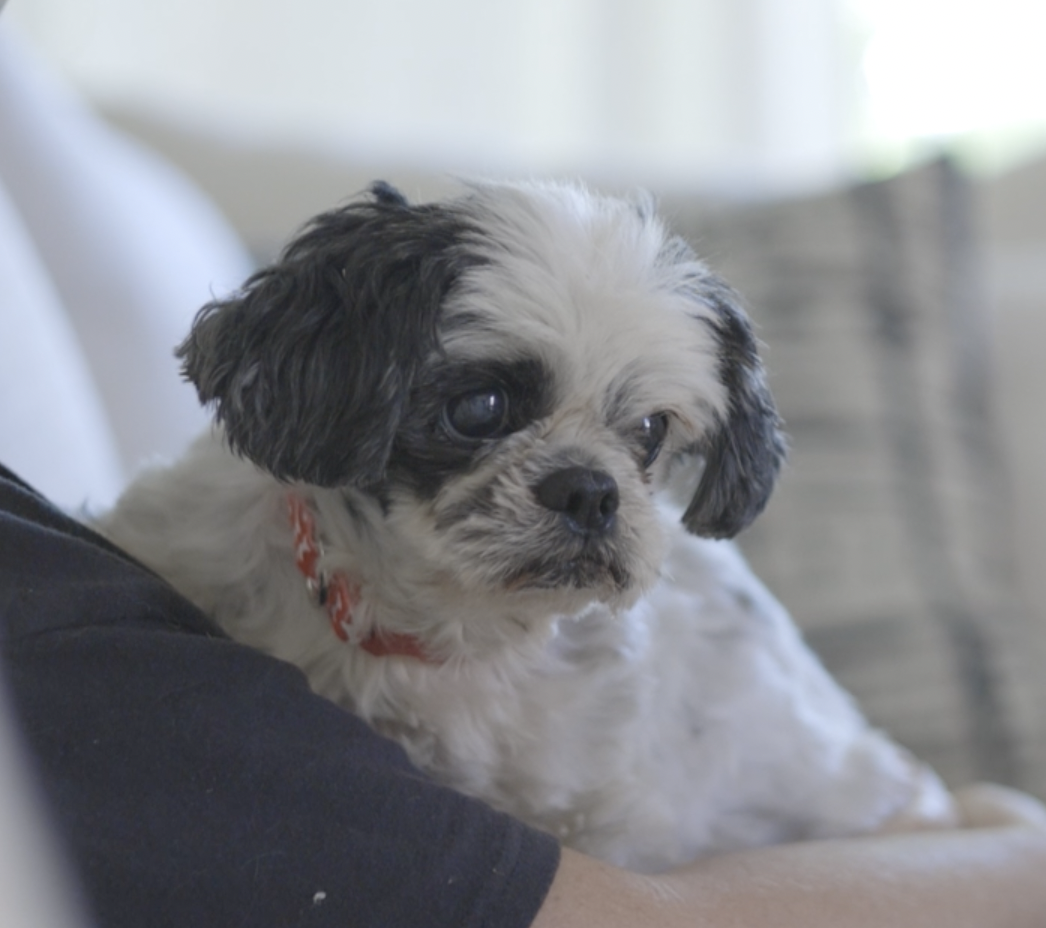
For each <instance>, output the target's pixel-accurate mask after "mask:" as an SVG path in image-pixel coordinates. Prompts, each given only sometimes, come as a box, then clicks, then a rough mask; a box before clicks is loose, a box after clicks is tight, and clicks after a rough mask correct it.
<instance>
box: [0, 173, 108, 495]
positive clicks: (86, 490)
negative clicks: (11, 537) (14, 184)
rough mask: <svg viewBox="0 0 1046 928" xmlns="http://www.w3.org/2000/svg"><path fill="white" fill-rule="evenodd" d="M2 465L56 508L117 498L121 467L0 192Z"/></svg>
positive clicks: (94, 396) (32, 255) (78, 355)
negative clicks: (46, 498) (57, 506)
mask: <svg viewBox="0 0 1046 928" xmlns="http://www.w3.org/2000/svg"><path fill="white" fill-rule="evenodd" d="M0 333H2V335H0V461H2V462H3V463H4V464H5V465H7V466H8V467H9V468H11V469H12V470H14V471H15V472H16V473H18V474H19V475H20V476H21V477H23V478H24V479H25V480H28V481H29V482H30V483H32V484H33V485H34V486H35V487H36V488H37V489H38V490H40V491H41V492H43V493H45V494H47V495H48V496H50V497H51V499H52V500H54V501H55V502H56V503H59V504H60V505H64V506H68V507H73V506H79V505H80V504H82V503H84V502H87V501H90V502H91V503H92V504H104V503H107V502H109V501H111V500H112V499H113V498H115V496H116V494H117V493H118V492H119V490H120V487H121V485H122V483H123V477H124V475H123V469H122V467H121V464H120V459H119V456H118V455H117V452H116V442H115V440H114V438H113V435H112V431H111V429H110V427H109V422H108V421H107V419H106V415H105V410H104V407H103V406H102V402H101V399H100V397H99V395H98V391H97V390H96V389H95V385H94V381H93V380H92V378H91V372H90V370H89V368H88V366H87V362H86V360H85V359H84V356H83V354H82V352H81V351H80V345H79V343H78V341H77V339H76V335H75V333H74V332H73V330H72V327H71V326H70V324H69V320H68V319H67V318H66V315H65V310H64V309H63V307H62V305H61V301H60V300H59V299H58V295H57V294H56V293H55V291H54V288H53V287H52V286H51V281H50V278H49V276H48V274H47V270H46V269H45V267H44V266H43V263H42V262H41V261H40V257H39V255H37V253H36V251H35V250H34V248H33V245H32V242H31V240H30V238H29V235H28V233H27V232H26V230H25V228H24V226H23V225H22V223H21V221H20V219H19V217H18V215H17V213H16V212H15V211H14V208H13V206H12V205H11V202H10V200H9V199H8V197H7V196H6V194H5V192H4V190H3V188H2V187H0Z"/></svg>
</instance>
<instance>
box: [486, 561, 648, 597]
mask: <svg viewBox="0 0 1046 928" xmlns="http://www.w3.org/2000/svg"><path fill="white" fill-rule="evenodd" d="M635 585H636V584H635V579H634V578H633V576H632V573H631V572H630V571H629V570H627V569H626V568H625V566H624V565H623V564H622V563H621V562H620V561H619V559H618V558H615V557H608V556H601V555H599V554H592V553H584V554H580V555H577V556H574V557H566V558H564V557H541V558H535V559H532V560H530V561H527V562H525V563H523V564H521V565H519V567H517V568H516V569H514V570H513V571H512V572H511V573H510V574H509V575H508V576H507V577H506V579H505V584H504V586H505V589H506V590H509V591H511V592H519V591H522V590H548V591H555V590H563V591H573V592H586V591H587V592H589V593H590V594H591V595H592V597H593V598H594V599H607V598H613V599H618V598H620V597H622V596H627V594H628V592H629V591H630V590H631V589H632V588H633V587H634V586H635Z"/></svg>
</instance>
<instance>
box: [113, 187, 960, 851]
mask: <svg viewBox="0 0 1046 928" xmlns="http://www.w3.org/2000/svg"><path fill="white" fill-rule="evenodd" d="M179 354H180V357H181V358H182V360H183V361H184V370H185V373H186V376H187V377H188V378H190V379H191V380H192V381H193V383H194V384H195V385H196V388H197V390H198V392H199V395H200V398H201V400H202V401H204V402H207V403H210V404H213V407H214V411H215V417H216V426H215V429H214V431H213V434H208V435H205V436H204V437H202V438H201V439H200V440H199V441H198V442H197V443H196V444H195V445H194V446H193V447H192V449H191V450H190V451H189V453H188V455H187V456H186V457H185V458H184V459H183V460H181V461H179V462H178V463H176V464H174V465H173V466H170V467H165V468H158V469H153V470H152V471H149V472H146V473H144V474H143V475H142V476H141V477H140V478H139V479H138V480H137V481H136V482H135V483H134V484H133V485H132V486H131V487H130V489H129V490H128V491H127V493H126V494H125V495H124V497H123V498H122V499H121V500H120V501H119V503H118V505H117V506H116V508H115V510H114V511H112V512H111V513H110V514H108V515H107V516H106V517H104V519H103V520H102V528H103V530H104V531H105V532H106V533H107V534H108V535H109V537H110V538H112V539H113V540H114V541H115V542H117V543H118V544H120V545H121V546H123V547H124V548H125V549H128V550H129V551H130V552H132V553H133V554H134V555H136V556H137V557H138V558H139V559H141V560H142V561H144V562H145V563H146V564H147V565H149V566H150V567H152V568H153V569H155V570H156V571H157V572H158V573H160V574H162V575H163V576H164V577H166V578H167V579H168V580H169V581H170V582H171V583H172V584H173V585H174V586H175V587H176V588H178V589H179V590H180V591H181V592H182V593H183V594H185V595H186V596H187V597H188V598H189V599H191V600H193V601H194V602H195V603H196V604H197V605H198V606H200V608H202V609H203V610H204V611H205V612H207V613H209V614H210V615H211V616H213V618H214V619H215V620H216V621H217V622H218V623H220V625H221V626H222V627H223V628H224V629H225V630H226V631H227V632H228V633H229V634H230V635H231V636H232V637H233V638H235V639H238V640H239V641H241V642H245V643H247V644H249V645H252V646H254V647H257V648H260V649H262V650H264V651H267V652H269V653H270V654H273V655H275V656H277V657H279V658H283V659H285V660H287V661H291V662H293V663H295V664H297V665H298V666H300V667H301V668H302V670H303V671H304V672H305V673H306V674H307V676H308V678H309V680H310V682H311V685H312V686H313V688H314V689H315V690H316V692H317V693H320V694H322V695H324V696H326V697H329V698H330V699H332V700H334V701H335V702H337V703H339V704H340V705H341V706H343V707H345V708H346V709H347V710H349V711H352V712H354V713H357V714H358V715H359V716H361V717H362V718H364V719H365V720H366V721H368V722H369V723H370V724H371V725H372V726H373V727H374V728H375V729H377V730H378V731H379V732H382V733H383V734H385V735H387V736H389V737H391V738H393V739H395V740H396V741H398V742H400V743H401V744H402V745H403V746H404V747H405V748H406V750H407V751H408V753H409V754H410V756H411V758H412V759H413V761H414V762H415V763H416V764H417V765H418V766H419V767H421V768H422V769H424V770H426V771H428V772H429V773H431V774H432V776H434V777H435V778H437V779H438V780H441V781H442V782H444V783H446V784H449V785H450V786H453V787H455V788H457V789H459V790H461V791H463V792H465V793H469V794H471V795H474V796H477V797H480V798H481V799H483V800H485V801H487V802H488V803H490V804H491V805H493V806H495V807H497V808H499V809H503V810H505V811H507V812H509V813H512V814H513V815H516V816H518V817H519V818H521V819H523V820H524V821H527V822H529V823H531V824H533V825H536V826H537V827H539V828H542V829H545V830H547V831H549V832H552V833H553V834H555V835H558V836H559V837H560V838H561V839H562V840H563V841H564V843H566V844H568V845H570V846H573V847H575V848H577V849H580V850H582V851H584V852H587V853H590V854H593V855H595V856H597V857H600V858H603V859H605V860H607V861H611V862H613V863H616V864H618V865H621V866H625V867H629V868H633V869H637V870H644V871H656V870H661V869H665V868H668V867H671V866H673V865H676V864H679V863H682V862H684V861H688V860H690V859H692V858H695V857H697V856H698V855H700V854H704V853H708V852H714V851H720V850H726V849H734V848H740V847H747V846H753V845H760V844H766V843H771V842H779V841H784V840H790V839H801V838H813V837H827V836H837V835H846V834H853V833H860V832H868V831H874V830H879V829H883V828H886V827H891V826H894V825H897V824H901V825H945V824H949V823H950V821H951V818H952V814H953V813H952V801H951V798H950V796H949V794H948V793H947V791H946V790H945V789H944V787H943V786H942V785H941V783H940V782H939V780H938V779H937V778H936V777H935V776H934V775H933V774H932V773H931V772H929V771H928V770H927V769H925V768H924V767H922V766H921V765H919V764H918V763H916V762H914V761H913V760H912V759H911V758H910V757H909V756H908V755H907V754H906V753H905V752H904V751H903V750H902V749H901V748H899V747H898V746H897V745H895V744H894V743H893V742H891V741H890V740H889V739H888V738H887V737H885V736H884V735H883V734H881V733H879V732H877V731H875V730H874V729H872V728H871V727H870V726H869V725H868V723H867V722H866V721H865V720H864V718H863V717H862V716H861V714H860V713H859V712H858V710H857V709H856V708H855V707H854V705H853V704H852V702H851V700H850V699H849V697H848V696H847V695H846V694H844V693H843V692H841V691H840V689H839V688H838V686H837V685H836V684H835V683H834V682H833V681H832V680H831V679H830V678H829V676H828V675H827V674H826V672H825V671H824V670H823V669H822V667H821V666H820V664H819V663H818V661H817V660H816V659H815V658H814V657H813V656H812V655H811V653H810V652H809V651H808V650H807V649H806V647H805V646H804V644H803V643H802V641H801V639H800V636H799V634H798V633H797V631H796V629H795V628H794V627H793V625H792V623H791V621H790V619H789V617H788V615H787V614H786V612H785V611H784V609H783V608H782V607H781V606H780V605H779V604H778V603H777V602H776V601H775V600H774V599H773V598H772V597H771V595H770V594H769V593H768V592H767V591H766V590H765V589H764V588H763V586H761V585H760V583H759V581H758V580H757V579H756V578H755V577H754V576H753V575H752V573H751V572H750V571H749V569H748V567H747V566H746V565H745V563H744V561H743V559H742V557H741V555H740V554H739V553H738V551H737V550H736V549H735V547H734V546H733V545H732V543H731V542H729V541H726V540H724V539H728V538H730V537H731V536H733V535H735V534H736V533H737V532H738V531H740V530H741V529H742V528H744V527H745V526H746V525H747V524H748V523H749V522H750V521H751V520H752V519H753V518H755V516H756V515H758V513H759V512H760V511H761V510H762V508H763V506H764V504H765V502H766V500H767V497H768V495H769V494H770V491H771V488H772V486H773V484H774V481H775V478H776V476H777V473H778V470H779V467H780V465H781V461H782V458H783V455H784V441H783V439H782V435H781V432H780V431H779V428H780V423H779V420H778V417H777V414H776V412H775V408H774V404H773V401H772V399H771V397H770V394H769V392H768V390H767V386H766V381H765V378H764V373H763V368H762V365H761V362H760V360H759V357H758V354H757V346H756V341H755V339H754V337H753V334H752V330H751V328H750V325H749V322H748V320H747V318H746V316H745V314H744V313H743V311H742V310H741V308H740V307H739V305H738V301H737V298H736V297H735V294H734V293H733V292H732V291H731V290H730V288H729V287H728V286H726V285H725V284H724V283H723V282H722V281H720V280H719V279H717V278H716V277H715V276H714V275H713V274H712V273H710V272H709V270H708V269H707V268H706V267H705V265H704V264H702V263H701V262H700V261H699V260H697V258H696V257H695V256H694V254H693V253H692V251H691V250H690V249H689V248H688V247H687V245H685V244H684V243H683V242H682V241H681V240H680V239H679V238H676V237H673V236H672V235H670V234H668V233H667V232H666V230H665V228H664V226H663V225H662V223H661V222H660V221H659V220H658V219H657V218H656V216H655V215H654V213H653V211H652V209H651V206H650V204H649V203H648V202H646V201H644V200H640V201H637V202H625V201H622V200H616V199H609V198H602V197H598V196H595V195H593V194H591V193H589V192H587V191H585V190H582V189H580V188H578V187H575V186H567V185H540V184H494V183H490V184H476V185H473V186H470V187H468V188H467V189H466V190H465V191H464V193H463V194H462V195H461V196H460V197H459V198H457V199H453V200H450V201H448V202H444V203H438V204H424V205H412V204H410V203H408V202H407V200H405V199H404V198H403V197H402V196H401V195H400V194H399V193H398V192H397V191H396V190H394V189H393V188H391V187H389V186H388V185H385V184H375V185H374V186H373V188H372V189H371V191H370V193H369V195H368V196H366V197H365V198H363V199H362V200H360V201H358V202H353V203H350V204H349V205H346V206H344V207H342V208H339V209H335V210H333V211H331V212H328V213H325V214H324V215H321V216H319V217H318V218H316V219H315V220H313V221H312V222H311V224H310V225H308V226H307V227H306V229H305V230H304V231H303V232H302V233H301V234H300V235H299V237H298V238H297V239H295V240H294V241H293V242H291V244H290V245H289V246H288V247H287V249H286V250H285V252H284V253H283V255H282V256H281V257H280V259H279V260H278V261H277V262H275V263H274V264H272V265H271V266H270V267H267V268H265V269H264V270H261V271H259V272H258V273H256V274H255V275H254V276H253V277H251V278H250V279H249V280H248V281H247V282H246V284H245V285H244V287H243V288H242V290H241V291H239V292H238V293H236V294H235V295H233V296H232V297H230V298H228V299H223V300H218V301H216V302H213V303H211V304H209V305H207V306H206V307H204V309H203V310H202V311H201V312H200V314H199V316H198V317H197V320H196V322H195V324H194V326H193V329H192V332H191V334H190V335H189V336H188V338H187V340H186V341H185V343H184V344H183V345H182V346H181V348H180V349H179Z"/></svg>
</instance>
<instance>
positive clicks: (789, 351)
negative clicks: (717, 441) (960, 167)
mask: <svg viewBox="0 0 1046 928" xmlns="http://www.w3.org/2000/svg"><path fill="white" fill-rule="evenodd" d="M664 206H665V209H666V212H667V213H668V215H669V218H670V221H672V222H673V224H674V226H675V227H676V228H677V229H678V230H679V231H681V232H683V233H684V234H685V235H687V237H688V238H690V239H691V240H692V241H693V242H694V244H695V245H696V247H697V248H698V250H699V251H700V252H701V253H702V255H703V256H704V257H705V258H706V259H707V260H708V261H709V262H710V263H711V264H712V265H713V266H714V267H716V268H717V269H719V270H720V271H721V272H722V273H723V274H724V275H725V276H726V277H727V278H728V279H729V280H731V282H733V283H734V284H735V285H736V286H738V287H739V289H740V290H741V291H742V293H743V294H744V295H745V296H746V298H747V302H748V303H749V304H750V309H751V312H752V314H753V316H754V317H755V318H756V319H757V321H758V323H759V325H760V334H761V336H762V338H763V340H764V341H765V342H766V343H767V344H768V348H767V352H766V357H767V363H768V366H769V369H770V378H771V385H772V387H773V389H774V392H775V394H776V396H777V399H778V402H779V405H780V408H781V411H782V414H783V416H784V418H785V420H786V423H787V427H788V431H789V433H790V436H791V441H792V452H791V460H790V464H789V466H788V468H787V470H786V473H785V475H784V477H783V478H782V480H781V482H780V484H779V487H778V489H777V491H776V492H775V495H774V497H773V499H772V500H771V503H770V505H769V507H768V509H767V511H766V513H765V514H764V515H763V516H762V517H761V519H760V520H758V521H757V522H756V524H755V525H754V526H753V527H752V528H751V529H750V530H749V531H748V532H747V533H745V534H744V535H743V536H742V539H741V542H742V546H743V547H744V548H745V550H746V552H747V554H748V555H749V557H750V559H751V561H752V562H753V565H754V567H755V568H756V570H757V571H758V572H759V574H760V575H761V576H762V577H763V579H764V580H765V581H766V582H767V584H768V585H769V586H770V588H771V589H772V590H773V591H774V592H775V593H776V594H777V595H778V596H779V597H780V598H781V599H782V600H783V601H784V603H785V604H786V605H787V606H788V607H789V608H790V609H791V610H792V612H793V614H794V615H795V617H796V620H797V621H798V623H799V624H800V626H801V627H802V628H803V629H804V631H805V632H806V635H807V638H808V640H809V642H810V644H811V645H812V646H813V647H814V649H815V650H817V651H818V652H819V653H820V654H821V656H822V657H823V659H824V661H825V662H826V664H827V665H828V667H829V669H830V670H831V671H832V672H833V673H834V674H835V675H836V676H837V678H838V679H839V680H840V681H841V682H842V683H843V684H844V685H845V686H846V687H847V688H849V689H850V690H851V691H852V692H853V693H854V694H855V695H856V697H857V698H858V701H859V702H860V703H861V705H862V706H863V708H864V709H865V711H866V712H867V713H868V715H869V716H870V717H871V718H872V720H873V721H874V722H875V723H877V724H878V725H880V726H882V727H883V728H885V729H886V730H888V731H889V732H890V733H891V734H892V735H893V736H894V737H896V738H897V739H898V740H900V741H901V742H903V743H905V744H907V745H908V746H909V747H911V748H912V749H913V750H915V751H916V752H917V753H918V754H919V755H920V756H922V757H923V758H925V759H926V760H928V761H930V762H931V763H932V764H934V765H935V766H936V767H937V768H938V769H939V770H940V771H941V773H942V774H943V775H944V777H945V778H946V779H947V780H948V781H949V782H950V783H952V784H953V785H957V784H960V783H963V782H967V781H971V780H978V779H991V780H995V781H1002V782H1006V783H1012V784H1015V785H1018V786H1023V787H1024V788H1027V789H1031V790H1033V791H1036V792H1038V793H1039V794H1040V795H1046V726H1044V721H1046V711H1044V708H1046V684H1044V682H1043V678H1044V675H1043V674H1042V673H1041V667H1042V666H1043V664H1042V662H1041V657H1040V655H1041V654H1042V652H1043V641H1042V640H1041V630H1040V629H1039V628H1037V627H1036V625H1035V624H1034V622H1033V621H1032V619H1031V618H1030V617H1029V613H1028V611H1027V610H1026V609H1025V608H1024V606H1023V603H1022V602H1021V597H1020V594H1019V593H1018V591H1017V586H1016V583H1015V580H1014V576H1015V575H1014V552H1013V542H1012V539H1013V534H1012V525H1011V522H1010V519H1009V517H1008V512H1007V499H1008V488H1007V485H1006V466H1005V464H1006V462H1005V461H1004V460H1003V459H1002V454H1001V453H1000V445H999V443H998V441H997V436H996V425H995V423H994V421H993V418H992V415H991V402H990V390H991V370H990V352H989V349H988V340H987V338H986V331H985V325H986V319H985V314H984V311H983V305H982V294H981V287H980V281H979V279H978V274H977V255H976V251H975V247H974V241H973V234H972V232H973V218H972V216H973V214H972V210H971V206H970V196H969V190H968V189H967V185H966V181H965V180H964V179H963V178H962V177H961V176H960V174H959V173H958V172H957V171H956V170H955V169H953V168H952V167H951V166H950V165H949V164H948V163H945V162H938V163H934V164H931V165H928V166H926V167H923V168H921V169H918V170H915V171H913V172H910V173H908V174H905V175H901V176H899V177H896V178H893V179H891V180H887V181H884V182H880V183H874V184H867V185H861V186H857V187H855V188H853V189H850V190H843V191H839V192H835V193H830V194H825V195H821V196H815V197H809V198H805V199H796V200H790V201H784V202H777V203H773V204H763V205H759V206H752V207H749V208H735V209H730V210H724V209H719V210H715V211H703V210H698V209H695V208H693V207H691V206H690V205H688V204H685V203H683V202H681V201H675V202H673V201H671V200H668V201H666V202H665V204H664Z"/></svg>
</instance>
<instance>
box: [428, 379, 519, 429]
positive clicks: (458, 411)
mask: <svg viewBox="0 0 1046 928" xmlns="http://www.w3.org/2000/svg"><path fill="white" fill-rule="evenodd" d="M443 417H444V420H445V421H446V423H447V425H448V426H449V427H450V429H451V431H452V432H454V433H455V434H456V435H460V436H461V437H462V438H471V439H482V438H497V437H498V436H500V435H501V434H503V431H504V429H505V426H506V423H507V422H508V397H507V396H505V391H504V390H502V389H501V388H500V387H484V388H483V389H482V390H476V391H475V392H473V393H463V394H462V395H461V396H457V397H455V398H454V399H452V400H451V401H450V402H449V403H447V406H446V409H445V410H444V413H443Z"/></svg>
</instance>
